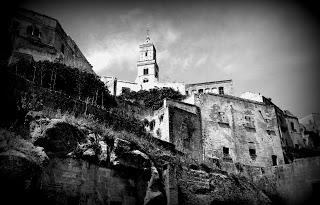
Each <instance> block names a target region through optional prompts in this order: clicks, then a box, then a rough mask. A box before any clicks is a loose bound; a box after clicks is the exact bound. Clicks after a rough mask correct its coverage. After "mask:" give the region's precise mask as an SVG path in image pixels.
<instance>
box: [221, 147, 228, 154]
mask: <svg viewBox="0 0 320 205" xmlns="http://www.w3.org/2000/svg"><path fill="white" fill-rule="evenodd" d="M222 151H223V155H225V156H227V155H229V148H228V147H223V148H222Z"/></svg>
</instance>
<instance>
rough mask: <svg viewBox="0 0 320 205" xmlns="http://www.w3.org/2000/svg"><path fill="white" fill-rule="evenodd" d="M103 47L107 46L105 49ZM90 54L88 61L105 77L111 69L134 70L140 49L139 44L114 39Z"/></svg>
mask: <svg viewBox="0 0 320 205" xmlns="http://www.w3.org/2000/svg"><path fill="white" fill-rule="evenodd" d="M103 45H107V46H106V47H105V48H103ZM88 53H89V54H88V60H89V62H90V63H91V64H92V65H93V70H94V71H95V72H97V73H98V74H100V75H103V74H105V73H106V72H108V70H110V69H117V70H122V69H129V70H134V69H135V68H136V66H135V65H136V62H137V57H138V47H137V42H134V41H131V42H130V41H128V40H120V39H114V40H106V41H104V42H103V43H102V45H100V46H98V47H95V48H92V49H91V50H90V51H89V52H88Z"/></svg>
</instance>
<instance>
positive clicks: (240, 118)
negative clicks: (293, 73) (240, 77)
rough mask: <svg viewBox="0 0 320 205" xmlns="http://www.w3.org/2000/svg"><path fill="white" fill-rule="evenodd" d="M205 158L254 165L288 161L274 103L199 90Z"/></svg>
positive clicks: (197, 101) (197, 98) (194, 98)
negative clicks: (284, 152) (202, 92)
mask: <svg viewBox="0 0 320 205" xmlns="http://www.w3.org/2000/svg"><path fill="white" fill-rule="evenodd" d="M191 99H192V100H193V102H191V100H190V99H187V100H186V101H188V102H189V103H192V104H194V105H196V106H198V107H199V109H200V113H201V123H202V136H203V149H204V157H205V158H208V159H210V158H212V159H214V158H219V159H222V160H224V161H227V162H232V163H236V162H239V163H242V164H245V165H252V166H260V167H266V166H273V165H278V164H283V163H284V157H283V151H282V146H281V141H280V136H279V131H278V123H277V117H276V111H275V108H274V106H271V105H266V104H265V103H263V102H257V101H252V100H247V99H243V98H238V97H234V96H230V95H219V94H212V93H208V94H195V95H194V97H193V98H191Z"/></svg>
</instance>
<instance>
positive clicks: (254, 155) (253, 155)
mask: <svg viewBox="0 0 320 205" xmlns="http://www.w3.org/2000/svg"><path fill="white" fill-rule="evenodd" d="M249 154H250V157H251V158H256V157H257V155H256V150H255V149H252V148H251V149H249Z"/></svg>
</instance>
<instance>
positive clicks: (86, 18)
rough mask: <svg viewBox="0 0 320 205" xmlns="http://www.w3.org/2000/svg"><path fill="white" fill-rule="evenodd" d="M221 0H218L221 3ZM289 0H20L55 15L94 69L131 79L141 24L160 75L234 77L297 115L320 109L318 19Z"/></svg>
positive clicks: (188, 79) (240, 86) (238, 87)
mask: <svg viewBox="0 0 320 205" xmlns="http://www.w3.org/2000/svg"><path fill="white" fill-rule="evenodd" d="M222 2H223V3H222ZM307 6H310V5H307V4H301V3H298V2H292V1H275V2H273V1H262V0H261V1H239V0H238V1H151V0H149V1H114V2H111V1H107V0H104V1H97V0H91V1H79V0H78V1H67V0H64V1H51V0H50V1H47V0H42V1H26V2H24V3H23V4H22V7H25V8H27V9H31V10H34V11H36V12H40V13H43V14H46V15H48V16H51V17H53V18H56V19H57V20H58V21H59V22H60V23H61V25H62V27H63V28H64V30H65V31H66V32H67V33H68V34H69V35H70V36H71V37H72V38H73V39H74V40H75V42H76V43H77V44H78V46H79V48H80V49H81V50H82V52H83V53H84V55H85V56H86V57H87V59H88V60H89V62H90V63H91V64H92V65H93V69H94V71H95V72H96V73H97V74H99V75H107V76H116V77H118V79H125V80H132V81H134V80H135V77H136V63H137V59H138V46H139V44H141V43H142V42H144V40H145V37H146V30H147V29H149V30H150V38H151V41H152V42H153V43H154V44H155V47H156V49H157V60H158V64H159V69H160V80H161V81H175V82H185V83H194V82H204V81H214V80H224V79H232V80H233V81H234V88H235V95H236V96H239V95H240V94H241V93H242V92H245V91H252V92H259V93H261V94H262V95H264V96H267V97H271V98H272V99H273V102H274V103H276V104H277V105H278V106H279V107H281V108H282V109H288V110H290V111H291V112H292V113H294V114H296V115H297V116H298V117H302V116H304V115H307V114H309V113H311V112H320V106H319V105H320V99H319V90H318V89H319V84H320V83H319V73H320V72H319V68H318V66H319V65H320V63H319V61H320V58H319V54H320V52H319V45H320V44H319V41H320V40H319V36H320V35H319V33H320V30H319V23H320V21H319V19H318V18H317V17H316V16H315V15H313V13H312V10H310V8H308V7H307Z"/></svg>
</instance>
